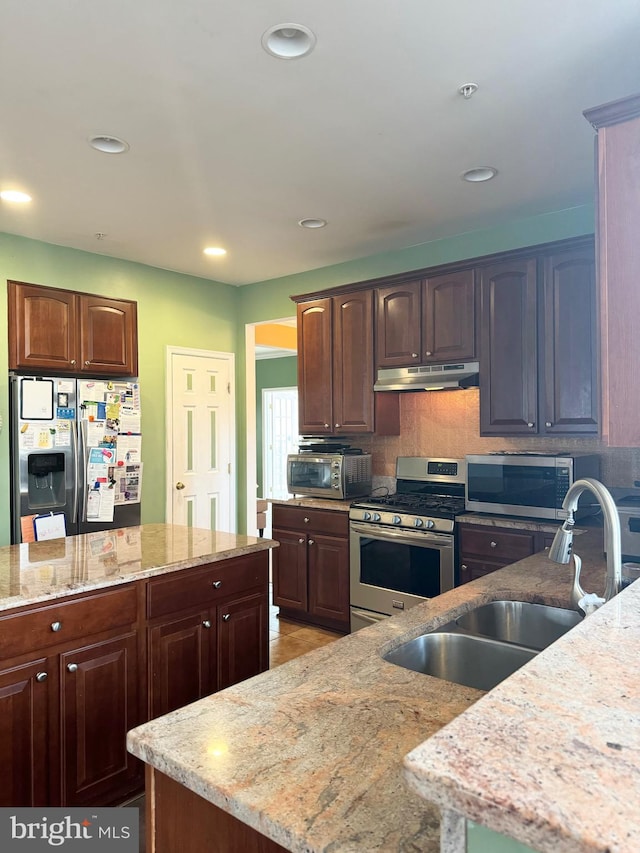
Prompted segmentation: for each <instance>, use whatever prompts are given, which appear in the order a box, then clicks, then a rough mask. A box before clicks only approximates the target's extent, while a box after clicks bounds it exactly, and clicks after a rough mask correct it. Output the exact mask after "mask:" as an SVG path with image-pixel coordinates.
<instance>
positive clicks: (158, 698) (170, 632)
mask: <svg viewBox="0 0 640 853" xmlns="http://www.w3.org/2000/svg"><path fill="white" fill-rule="evenodd" d="M215 661H216V627H215V620H214V619H213V618H212V616H211V614H210V613H209V612H208V611H204V612H202V613H193V614H190V615H188V616H184V617H181V618H176V619H172V620H170V621H167V622H163V623H162V624H160V625H154V626H153V627H152V628H150V629H149V666H150V673H149V688H150V704H151V716H152V717H159V716H161V715H162V714H168V713H169V711H173V710H174V709H175V708H182V707H184V706H185V705H189V704H191V702H195V701H196V700H197V699H200V698H202V697H203V696H206V695H208V694H209V693H212V692H213V691H214V690H215V684H216V681H215Z"/></svg>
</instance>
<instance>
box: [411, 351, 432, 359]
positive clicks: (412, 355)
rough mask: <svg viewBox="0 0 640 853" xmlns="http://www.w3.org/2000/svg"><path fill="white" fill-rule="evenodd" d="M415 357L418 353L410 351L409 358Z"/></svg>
mask: <svg viewBox="0 0 640 853" xmlns="http://www.w3.org/2000/svg"><path fill="white" fill-rule="evenodd" d="M427 355H428V353H427ZM417 357H418V353H417V352H412V353H411V358H417Z"/></svg>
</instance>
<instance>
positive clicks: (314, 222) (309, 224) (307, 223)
mask: <svg viewBox="0 0 640 853" xmlns="http://www.w3.org/2000/svg"><path fill="white" fill-rule="evenodd" d="M326 224H327V220H326V219H301V220H300V221H299V222H298V225H300V226H301V227H302V228H324V226H325V225H326Z"/></svg>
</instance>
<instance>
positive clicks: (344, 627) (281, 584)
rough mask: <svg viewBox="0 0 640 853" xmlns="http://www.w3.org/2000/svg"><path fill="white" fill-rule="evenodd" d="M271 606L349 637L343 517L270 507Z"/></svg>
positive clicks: (345, 519)
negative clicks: (275, 543) (274, 544)
mask: <svg viewBox="0 0 640 853" xmlns="http://www.w3.org/2000/svg"><path fill="white" fill-rule="evenodd" d="M272 523H273V534H272V535H273V538H274V539H276V540H277V541H278V542H279V543H280V547H279V548H277V549H276V550H275V551H274V552H273V602H274V604H276V605H277V606H278V607H279V608H280V615H281V616H284V617H285V618H289V619H295V620H299V621H301V622H306V623H309V624H311V625H318V626H319V627H323V628H329V629H332V630H334V631H342V632H345V633H347V632H348V631H349V518H348V514H347V513H346V512H339V511H336V512H333V511H332V510H319V509H308V508H307V507H297V506H284V505H281V504H274V505H273V522H272Z"/></svg>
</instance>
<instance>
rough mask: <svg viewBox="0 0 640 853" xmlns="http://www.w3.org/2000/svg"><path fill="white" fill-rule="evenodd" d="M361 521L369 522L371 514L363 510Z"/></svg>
mask: <svg viewBox="0 0 640 853" xmlns="http://www.w3.org/2000/svg"><path fill="white" fill-rule="evenodd" d="M362 520H363V521H371V513H370V512H366V510H365V512H363V513H362Z"/></svg>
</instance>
